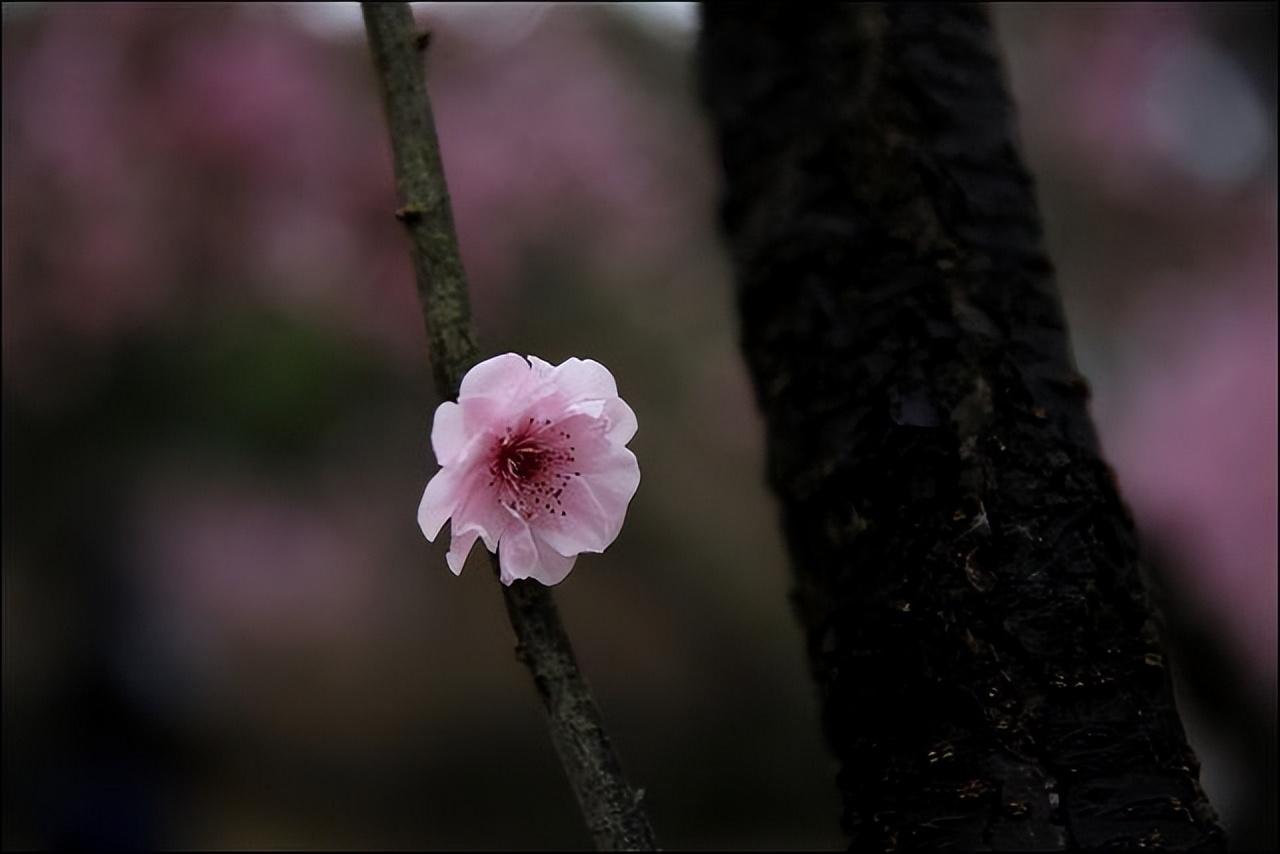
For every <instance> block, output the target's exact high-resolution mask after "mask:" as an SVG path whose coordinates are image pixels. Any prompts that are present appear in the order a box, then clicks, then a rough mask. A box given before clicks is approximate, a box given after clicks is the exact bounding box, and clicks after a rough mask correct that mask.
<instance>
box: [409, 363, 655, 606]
mask: <svg viewBox="0 0 1280 854" xmlns="http://www.w3.org/2000/svg"><path fill="white" fill-rule="evenodd" d="M636 426H637V425H636V416H635V413H634V412H632V411H631V407H629V406H627V404H626V403H625V402H623V400H622V398H620V397H618V386H617V384H616V383H615V381H614V378H613V374H611V373H609V371H608V369H607V368H605V367H604V365H601V364H600V363H599V362H594V361H592V360H590V359H576V358H574V359H568V360H566V361H565V362H563V363H562V364H560V365H554V366H553V365H551V364H549V363H547V362H544V361H543V360H541V359H539V358H537V357H536V356H530V357H529V359H528V361H525V360H524V359H523V358H521V357H520V356H518V355H516V354H515V353H506V354H504V355H501V356H495V357H493V358H492V359H488V360H487V361H484V362H481V363H480V364H478V365H476V366H475V367H474V368H472V369H471V370H470V371H468V372H467V375H466V376H465V377H463V379H462V387H461V390H460V393H459V395H458V402H457V403H454V402H452V401H446V402H445V403H442V404H440V406H439V408H437V409H436V414H435V421H434V423H433V424H432V427H431V447H432V449H433V450H434V451H435V454H436V459H437V460H438V461H439V463H440V466H441V468H440V471H439V472H437V473H436V475H435V477H433V478H432V479H431V481H430V482H429V483H428V484H427V488H426V490H425V491H424V492H423V494H422V502H421V504H420V505H419V506H418V524H419V525H420V526H421V527H422V533H423V534H425V535H426V538H427V539H428V540H435V537H436V535H437V534H438V533H439V532H440V528H441V527H442V526H443V525H444V523H445V520H446V519H451V520H452V521H451V522H450V544H449V552H448V555H447V560H448V563H449V569H451V570H453V573H454V574H455V575H457V574H459V573H461V572H462V565H463V564H464V563H465V562H466V559H467V555H468V554H469V553H470V551H471V547H472V546H473V545H475V541H476V539H477V538H480V539H483V540H484V544H485V547H486V548H488V549H489V551H491V552H497V554H498V559H499V564H500V572H499V577H500V579H501V581H502V583H503V584H508V585H509V584H511V582H513V581H516V580H518V579H524V578H533V579H536V580H538V581H540V582H542V583H543V584H546V585H552V584H559V583H560V582H561V581H563V580H564V577H565V576H566V575H568V574H569V570H571V569H573V564H574V561H575V560H576V559H577V556H578V555H579V554H581V553H583V552H602V551H604V549H605V548H606V547H607V546H608V545H609V544H610V543H612V542H613V541H614V539H615V538H616V537H617V536H618V532H619V531H620V530H621V529H622V520H623V517H624V516H625V515H626V512H627V504H628V503H630V501H631V497H632V496H633V495H635V492H636V487H638V486H639V485H640V467H639V464H638V463H637V462H636V458H635V455H634V454H633V453H631V451H629V450H627V448H626V447H625V446H626V444H627V442H629V441H631V437H632V436H634V435H635V433H636Z"/></svg>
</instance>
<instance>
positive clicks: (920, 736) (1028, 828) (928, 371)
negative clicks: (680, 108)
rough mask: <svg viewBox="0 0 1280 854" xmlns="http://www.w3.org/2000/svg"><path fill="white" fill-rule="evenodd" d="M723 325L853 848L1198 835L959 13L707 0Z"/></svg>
mask: <svg viewBox="0 0 1280 854" xmlns="http://www.w3.org/2000/svg"><path fill="white" fill-rule="evenodd" d="M699 61H700V63H701V72H702V84H703V97H704V100H705V102H706V104H707V106H708V108H709V110H710V112H711V115H712V120H713V122H714V124H715V126H716V130H717V132H718V136H719V143H720V150H721V153H722V156H723V162H724V167H725V180H726V183H725V190H724V199H723V208H722V215H723V224H724V227H725V230H726V232H727V235H728V238H729V241H730V245H731V251H732V255H733V258H734V263H735V268H736V275H737V281H738V298H739V308H740V314H741V335H742V346H743V349H744V351H745V355H746V358H747V361H748V363H749V366H750V370H751V373H752V376H753V379H754V383H755V388H756V393H757V399H758V403H759V406H760V408H761V409H762V411H763V413H764V416H765V419H766V423H767V438H768V453H769V478H770V482H771V484H772V487H773V489H774V491H775V492H776V493H777V496H778V498H779V499H780V502H781V508H782V514H783V520H784V526H785V530H786V535H787V539H788V544H789V548H790V553H791V557H792V563H793V569H794V577H795V583H796V587H795V592H794V598H795V603H796V606H797V611H798V613H799V616H800V619H801V622H802V623H803V625H804V628H805V630H806V633H807V639H808V652H809V656H810V659H811V664H812V669H813V673H814V675H815V677H816V680H817V683H818V686H819V689H820V692H821V697H822V702H823V711H824V722H825V726H826V730H827V735H828V739H829V742H830V744H831V746H832V749H833V750H834V752H835V754H836V756H837V758H838V759H839V760H840V763H841V771H840V774H839V777H838V785H839V787H840V790H841V792H842V795H843V798H844V826H845V829H846V831H847V832H848V833H849V834H850V836H851V838H852V844H853V846H854V847H855V848H859V849H861V848H867V849H884V850H893V849H897V848H941V847H954V848H958V849H962V850H963V849H972V850H978V849H994V850H1032V849H1036V850H1052V849H1061V848H1069V847H1075V846H1080V847H1090V848H1092V847H1101V846H1110V845H1119V846H1126V847H1127V846H1135V847H1139V846H1140V847H1169V848H1196V847H1205V848H1219V847H1222V846H1223V845H1224V844H1225V840H1224V837H1223V834H1222V832H1221V830H1220V829H1219V827H1218V826H1217V819H1216V816H1215V814H1214V812H1213V810H1212V808H1211V807H1210V805H1209V803H1208V802H1207V800H1206V799H1205V796H1204V794H1203V792H1202V791H1201V789H1200V787H1199V784H1198V780H1197V778H1198V764H1197V761H1196V759H1195V757H1194V755H1193V754H1192V751H1191V750H1190V749H1189V747H1188V746H1187V742H1186V738H1185V735H1184V733H1183V728H1182V725H1181V722H1180V721H1179V718H1178V715H1177V711H1176V709H1175V707H1174V700H1173V692H1172V687H1171V684H1170V678H1169V673H1168V671H1167V669H1166V660H1165V658H1164V655H1163V653H1162V651H1161V646H1160V643H1159V640H1158V637H1157V633H1156V627H1155V623H1154V618H1153V612H1152V609H1151V606H1150V605H1149V602H1148V599H1147V596H1146V593H1145V591H1144V587H1143V581H1142V573H1141V565H1140V559H1139V556H1138V550H1137V544H1136V541H1135V537H1134V531H1133V525H1132V522H1131V520H1130V517H1129V515H1128V513H1127V511H1126V509H1125V508H1124V506H1123V505H1122V503H1121V501H1120V499H1119V497H1118V494H1117V490H1116V485H1115V480H1114V476H1113V474H1112V472H1111V470H1110V469H1109V468H1108V467H1107V465H1106V464H1105V463H1104V462H1103V460H1102V458H1101V456H1100V453H1099V449H1098V443H1097V439H1096V437H1095V433H1094V429H1093V426H1092V424H1091V422H1090V420H1089V416H1088V413H1087V408H1086V404H1087V397H1088V387H1087V385H1086V384H1085V381H1084V380H1083V379H1082V378H1081V377H1080V376H1079V374H1078V373H1077V372H1076V370H1075V367H1074V365H1073V360H1072V357H1071V354H1070V350H1069V344H1068V339H1067V332H1066V328H1065V324H1064V320H1063V312H1062V308H1061V305H1060V300H1059V297H1058V293H1057V290H1056V285H1055V283H1054V277H1053V272H1052V268H1051V267H1050V265H1049V263H1048V260H1047V258H1046V255H1045V251H1044V249H1043V247H1042V243H1041V228H1040V224H1039V220H1038V215H1037V209H1036V203H1035V198H1034V193H1033V188H1032V185H1031V181H1030V179H1029V177H1028V175H1027V173H1026V170H1025V169H1024V167H1023V165H1022V163H1021V161H1020V159H1019V156H1018V154H1017V152H1016V149H1015V147H1014V144H1013V142H1012V139H1013V136H1012V135H1013V131H1012V111H1011V107H1010V104H1009V99H1008V96H1007V94H1006V92H1005V87H1004V83H1003V79H1002V71H1001V67H1000V64H999V61H998V59H997V58H996V54H995V51H994V46H993V43H992V37H991V32H990V27H989V23H988V20H987V17H986V13H985V11H984V10H983V9H981V8H979V7H974V6H967V5H939V6H919V5H905V4H904V5H879V4H868V5H857V6H831V5H819V4H812V5H810V4H791V5H787V6H785V7H784V6H773V5H770V6H761V5H735V6H732V7H730V6H728V5H719V4H713V5H710V6H708V7H706V8H705V10H704V16H703V34H702V41H701V45H700V57H699Z"/></svg>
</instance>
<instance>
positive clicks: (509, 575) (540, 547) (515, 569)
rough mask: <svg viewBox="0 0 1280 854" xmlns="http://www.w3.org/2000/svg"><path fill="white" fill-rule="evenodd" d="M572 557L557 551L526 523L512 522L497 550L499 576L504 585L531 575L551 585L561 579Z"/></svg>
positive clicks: (566, 572) (567, 571)
mask: <svg viewBox="0 0 1280 854" xmlns="http://www.w3.org/2000/svg"><path fill="white" fill-rule="evenodd" d="M574 560H575V558H574V557H565V556H564V555H561V554H557V553H556V551H555V550H554V549H552V548H550V547H549V546H548V545H547V544H546V543H544V542H542V540H541V539H540V538H539V537H538V535H537V534H535V533H534V532H533V531H532V530H531V529H530V528H529V526H528V525H524V524H517V525H512V526H511V528H510V529H509V530H508V531H507V535H506V536H505V537H503V539H502V545H501V548H500V549H499V552H498V562H499V564H500V567H501V569H500V572H499V578H500V580H501V581H502V583H503V584H511V582H512V581H519V580H522V579H526V578H532V579H534V580H536V581H540V582H542V583H543V584H545V585H547V586H548V587H550V586H551V585H554V584H559V583H560V582H561V581H564V579H565V576H567V575H568V574H569V570H571V569H573V564H574Z"/></svg>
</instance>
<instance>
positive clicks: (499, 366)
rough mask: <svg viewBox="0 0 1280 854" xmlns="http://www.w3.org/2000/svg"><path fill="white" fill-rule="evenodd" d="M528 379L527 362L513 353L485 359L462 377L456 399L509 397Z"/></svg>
mask: <svg viewBox="0 0 1280 854" xmlns="http://www.w3.org/2000/svg"><path fill="white" fill-rule="evenodd" d="M528 379H529V363H528V362H526V361H525V360H524V359H522V358H521V357H519V356H517V355H516V354H515V353H503V354H502V355H501V356H494V357H493V358H492V359H486V360H484V361H483V362H481V363H480V364H478V365H476V366H475V367H474V368H472V369H471V370H469V371H467V374H466V376H464V377H463V378H462V387H461V389H460V390H459V393H458V399H459V400H461V399H463V398H468V397H498V398H502V399H504V400H506V399H510V398H511V397H512V396H513V395H514V394H515V393H516V392H517V391H519V390H520V388H521V387H522V386H523V385H524V383H525V381H526V380H528Z"/></svg>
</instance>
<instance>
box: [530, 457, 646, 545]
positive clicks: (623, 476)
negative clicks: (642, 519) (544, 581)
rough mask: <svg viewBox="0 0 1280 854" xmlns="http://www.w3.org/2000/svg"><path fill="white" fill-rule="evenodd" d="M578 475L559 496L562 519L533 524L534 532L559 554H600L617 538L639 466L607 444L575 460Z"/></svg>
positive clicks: (541, 519)
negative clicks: (583, 457)
mask: <svg viewBox="0 0 1280 854" xmlns="http://www.w3.org/2000/svg"><path fill="white" fill-rule="evenodd" d="M579 460H580V463H579V464H580V465H581V466H582V469H581V471H582V474H581V476H580V477H575V478H573V480H571V481H570V482H569V483H568V484H567V485H566V486H565V487H564V491H563V493H562V494H561V495H560V502H561V503H560V505H558V506H559V507H560V508H561V509H562V510H563V511H564V514H565V515H563V516H560V515H550V516H543V517H539V518H538V519H536V520H535V521H534V530H535V532H536V533H537V535H538V536H539V537H540V538H542V539H543V540H544V541H545V542H546V543H547V545H549V546H551V548H553V549H555V550H556V551H557V552H559V553H560V554H562V555H565V556H572V555H576V554H580V553H582V552H602V551H604V550H605V549H606V548H607V547H608V546H609V544H610V543H612V542H613V541H614V540H615V539H617V537H618V533H619V532H620V531H621V530H622V522H623V520H624V519H625V518H626V514H627V505H628V504H629V503H630V501H631V498H632V496H633V495H635V492H636V489H637V488H638V487H639V485H640V466H639V464H638V463H637V462H636V458H635V455H634V454H632V453H631V452H630V451H628V450H627V449H626V448H620V447H617V446H616V445H608V446H606V449H605V450H603V451H601V452H600V453H599V454H597V455H596V456H595V458H593V459H591V460H589V461H588V460H584V459H582V457H581V456H580V457H579Z"/></svg>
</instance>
